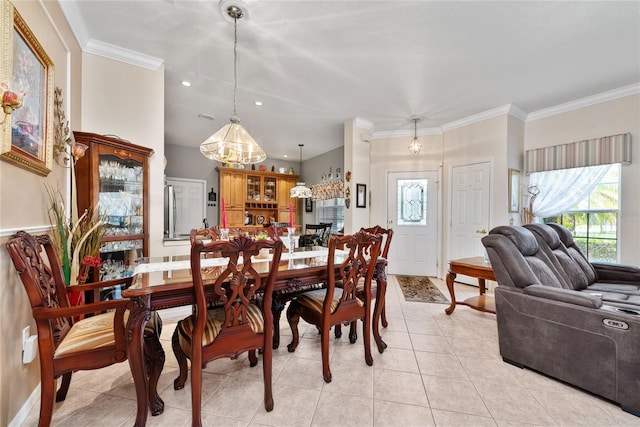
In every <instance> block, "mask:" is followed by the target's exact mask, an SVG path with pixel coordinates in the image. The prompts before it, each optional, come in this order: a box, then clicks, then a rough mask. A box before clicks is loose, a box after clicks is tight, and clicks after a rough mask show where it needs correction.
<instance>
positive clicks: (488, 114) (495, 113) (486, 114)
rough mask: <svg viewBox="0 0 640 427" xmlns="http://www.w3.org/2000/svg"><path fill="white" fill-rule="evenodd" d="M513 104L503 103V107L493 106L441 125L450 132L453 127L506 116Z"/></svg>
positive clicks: (445, 130)
mask: <svg viewBox="0 0 640 427" xmlns="http://www.w3.org/2000/svg"><path fill="white" fill-rule="evenodd" d="M511 106H512V104H507V105H503V106H501V107H496V108H492V109H491V110H487V111H483V112H481V113H478V114H473V115H471V116H467V117H464V118H462V119H460V120H455V121H453V122H449V123H445V124H444V125H442V126H440V129H441V130H442V132H443V133H444V132H449V131H450V130H453V129H458V128H461V127H465V126H469V125H472V124H474V123H479V122H483V121H485V120H488V119H492V118H494V117H499V116H504V115H505V114H509V112H510V111H511Z"/></svg>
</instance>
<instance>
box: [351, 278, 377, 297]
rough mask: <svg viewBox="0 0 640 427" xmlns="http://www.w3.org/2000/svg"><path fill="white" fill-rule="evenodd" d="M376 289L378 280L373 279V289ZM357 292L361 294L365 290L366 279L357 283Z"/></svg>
mask: <svg viewBox="0 0 640 427" xmlns="http://www.w3.org/2000/svg"><path fill="white" fill-rule="evenodd" d="M375 290H376V281H375V280H372V281H371V291H372V292H373V291H375ZM356 292H358V294H361V293H362V292H364V280H361V281H359V282H358V284H357V285H356Z"/></svg>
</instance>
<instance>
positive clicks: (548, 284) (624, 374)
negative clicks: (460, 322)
mask: <svg viewBox="0 0 640 427" xmlns="http://www.w3.org/2000/svg"><path fill="white" fill-rule="evenodd" d="M482 243H483V245H484V246H485V248H486V250H487V254H488V256H489V260H490V262H491V266H492V268H493V271H494V273H495V276H496V280H497V282H498V287H497V288H496V290H495V298H496V315H497V322H498V336H499V343H500V354H501V356H502V358H503V360H504V361H506V362H509V363H512V364H514V365H516V366H520V367H527V368H530V369H533V370H536V371H539V372H541V373H544V374H546V375H549V376H551V377H554V378H557V379H559V380H562V381H565V382H567V383H569V384H572V385H574V386H577V387H580V388H582V389H584V390H587V391H589V392H591V393H594V394H597V395H599V396H602V397H604V398H606V399H609V400H612V401H614V402H617V403H618V404H620V406H621V408H622V409H623V410H625V411H627V412H630V413H632V414H634V415H636V416H640V269H639V268H637V267H633V266H625V265H619V264H596V263H593V264H592V263H589V261H588V260H587V259H586V258H585V257H584V255H583V254H582V252H581V251H580V249H579V248H578V247H577V246H576V244H575V243H574V241H573V237H572V235H571V232H570V231H569V230H568V229H566V228H565V227H563V226H562V225H559V224H531V225H527V226H524V227H520V226H500V227H496V228H494V229H492V230H491V231H490V232H489V234H488V235H487V236H485V237H484V238H483V239H482Z"/></svg>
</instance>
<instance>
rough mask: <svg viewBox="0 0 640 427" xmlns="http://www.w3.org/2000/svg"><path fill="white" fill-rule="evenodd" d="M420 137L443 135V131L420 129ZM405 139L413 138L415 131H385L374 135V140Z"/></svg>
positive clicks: (418, 132) (438, 129)
mask: <svg viewBox="0 0 640 427" xmlns="http://www.w3.org/2000/svg"><path fill="white" fill-rule="evenodd" d="M417 134H418V136H427V135H441V134H442V131H441V130H440V128H423V129H420V128H418V131H417ZM404 137H413V130H410V129H398V130H383V131H380V132H375V133H374V134H373V139H386V138H404Z"/></svg>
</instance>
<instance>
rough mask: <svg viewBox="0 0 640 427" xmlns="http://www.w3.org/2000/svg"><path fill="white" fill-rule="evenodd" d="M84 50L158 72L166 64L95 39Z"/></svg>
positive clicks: (158, 59)
mask: <svg viewBox="0 0 640 427" xmlns="http://www.w3.org/2000/svg"><path fill="white" fill-rule="evenodd" d="M83 50H84V51H85V52H88V53H93V54H94V55H100V56H104V57H105V58H110V59H115V60H117V61H122V62H126V63H127V64H131V65H136V66H138V67H143V68H147V69H149V70H153V71H156V70H157V69H158V68H160V67H161V66H162V64H163V63H164V60H163V59H161V58H156V57H155V56H151V55H146V54H144V53H140V52H136V51H134V50H130V49H125V48H123V47H120V46H116V45H112V44H109V43H104V42H101V41H99V40H95V39H90V40H89V41H88V43H87V45H86V46H85V47H84V49H83Z"/></svg>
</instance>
